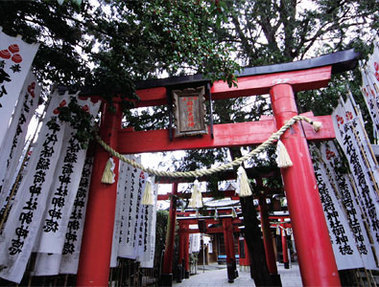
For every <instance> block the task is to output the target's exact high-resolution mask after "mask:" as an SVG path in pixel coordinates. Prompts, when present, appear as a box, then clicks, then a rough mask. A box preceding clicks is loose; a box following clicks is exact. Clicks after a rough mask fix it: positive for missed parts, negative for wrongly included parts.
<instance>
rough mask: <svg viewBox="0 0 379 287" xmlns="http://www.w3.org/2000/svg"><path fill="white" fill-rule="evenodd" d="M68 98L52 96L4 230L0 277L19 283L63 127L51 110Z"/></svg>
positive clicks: (40, 212) (35, 235)
mask: <svg viewBox="0 0 379 287" xmlns="http://www.w3.org/2000/svg"><path fill="white" fill-rule="evenodd" d="M68 100H69V97H68V95H63V96H60V95H58V94H55V95H53V97H52V100H51V102H50V105H49V108H48V110H47V113H46V117H45V119H44V122H43V126H42V128H41V131H40V134H39V137H38V141H37V143H36V146H35V148H34V150H33V153H32V154H31V157H30V160H29V172H28V173H27V174H26V175H25V177H24V178H23V179H22V181H21V183H20V187H19V189H18V192H17V195H16V199H15V203H14V205H13V207H12V209H11V211H10V213H9V218H8V220H7V222H6V224H5V227H4V230H3V236H4V237H3V238H2V239H1V242H0V266H1V267H2V268H1V271H0V277H2V278H4V279H7V280H9V281H13V282H20V280H21V278H22V276H23V274H24V271H25V268H26V264H27V262H28V260H29V257H30V254H31V252H32V248H33V246H34V243H35V240H36V238H37V235H38V232H39V228H40V223H41V220H42V216H43V214H44V211H45V207H46V200H47V198H48V195H49V190H50V185H51V183H52V180H53V176H54V168H53V167H54V166H55V165H56V163H57V161H58V159H59V152H60V150H61V146H62V142H63V136H64V129H65V125H62V123H61V122H60V121H59V119H58V116H57V114H55V113H54V110H55V109H56V107H58V106H59V104H60V103H63V102H67V101H68Z"/></svg>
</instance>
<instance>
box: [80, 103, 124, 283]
mask: <svg viewBox="0 0 379 287" xmlns="http://www.w3.org/2000/svg"><path fill="white" fill-rule="evenodd" d="M114 107H115V108H116V112H114V113H113V112H110V111H109V109H108V106H107V105H106V104H104V106H103V117H102V122H101V127H100V136H101V138H102V139H103V140H104V141H105V142H106V143H107V144H108V145H110V146H111V147H112V148H117V144H118V132H119V129H120V128H121V110H120V106H119V104H118V103H114ZM108 159H109V153H108V152H106V151H105V150H104V149H103V148H102V147H101V146H100V145H97V146H96V151H95V159H94V165H93V171H92V177H91V187H90V190H89V198H88V204H87V212H86V221H85V226H84V233H83V240H82V247H81V251H80V260H79V268H78V276H77V286H108V279H109V270H110V268H109V266H110V258H111V249H112V237H113V225H114V216H115V209H116V196H117V177H118V163H119V161H118V159H117V158H113V159H114V162H115V164H116V167H115V169H114V172H115V174H116V177H115V179H116V182H115V183H113V184H104V183H101V178H102V175H103V172H104V168H105V165H106V163H107V161H108Z"/></svg>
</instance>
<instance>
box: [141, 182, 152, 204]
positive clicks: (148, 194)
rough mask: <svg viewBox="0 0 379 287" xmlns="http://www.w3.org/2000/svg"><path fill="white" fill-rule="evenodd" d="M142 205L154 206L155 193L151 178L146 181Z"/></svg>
mask: <svg viewBox="0 0 379 287" xmlns="http://www.w3.org/2000/svg"><path fill="white" fill-rule="evenodd" d="M141 203H142V204H143V205H154V193H153V187H152V183H151V179H150V177H149V178H148V179H147V181H146V185H145V192H144V193H143V197H142V202H141Z"/></svg>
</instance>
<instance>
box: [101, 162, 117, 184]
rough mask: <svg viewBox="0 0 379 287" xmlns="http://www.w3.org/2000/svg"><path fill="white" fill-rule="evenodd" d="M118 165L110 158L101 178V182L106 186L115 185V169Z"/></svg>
mask: <svg viewBox="0 0 379 287" xmlns="http://www.w3.org/2000/svg"><path fill="white" fill-rule="evenodd" d="M115 166H116V164H115V163H114V160H113V158H111V157H110V158H109V159H108V161H107V163H106V165H105V168H104V172H103V177H102V178H101V182H102V183H105V184H113V183H115V181H116V180H115V176H116V175H115V173H114V168H115Z"/></svg>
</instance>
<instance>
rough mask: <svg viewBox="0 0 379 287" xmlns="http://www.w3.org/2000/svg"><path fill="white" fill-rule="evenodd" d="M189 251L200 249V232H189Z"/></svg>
mask: <svg viewBox="0 0 379 287" xmlns="http://www.w3.org/2000/svg"><path fill="white" fill-rule="evenodd" d="M189 244H190V247H189V249H190V250H189V252H190V253H194V252H199V251H200V233H191V234H190V238H189Z"/></svg>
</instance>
